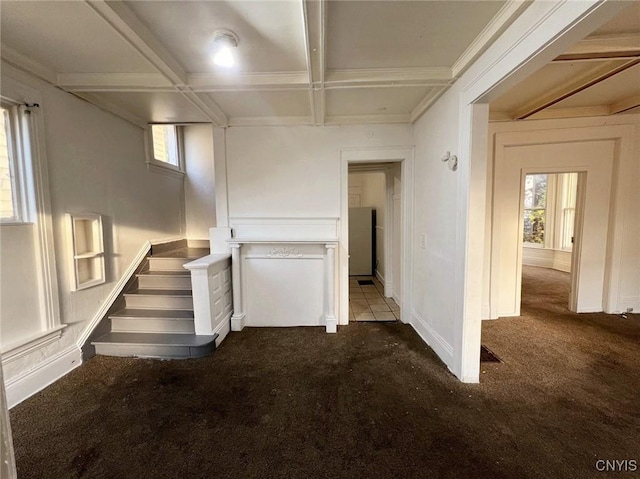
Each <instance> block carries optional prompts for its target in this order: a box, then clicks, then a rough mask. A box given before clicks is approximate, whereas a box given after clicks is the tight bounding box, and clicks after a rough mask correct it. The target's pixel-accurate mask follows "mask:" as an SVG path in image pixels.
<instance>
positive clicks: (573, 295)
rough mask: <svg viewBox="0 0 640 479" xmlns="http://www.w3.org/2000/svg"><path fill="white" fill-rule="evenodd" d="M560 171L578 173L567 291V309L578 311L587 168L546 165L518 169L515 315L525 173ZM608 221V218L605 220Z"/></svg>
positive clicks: (518, 291)
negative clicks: (518, 209)
mask: <svg viewBox="0 0 640 479" xmlns="http://www.w3.org/2000/svg"><path fill="white" fill-rule="evenodd" d="M561 173H577V174H578V190H577V193H576V213H575V219H574V227H573V238H574V241H573V248H572V250H571V273H570V274H571V291H570V293H569V302H568V304H567V307H568V308H569V311H572V312H574V313H577V312H578V291H579V290H580V274H579V273H580V259H581V254H582V229H583V226H584V204H585V198H586V183H585V181H586V175H587V170H586V169H584V168H569V167H562V166H559V167H554V168H550V167H546V168H535V167H525V168H522V170H521V171H520V212H519V218H520V223H519V226H518V230H519V231H518V245H519V246H518V259H517V260H516V261H517V273H516V290H517V295H518V306H517V311H518V314H517V316H519V315H520V307H521V304H522V267H523V254H524V187H525V180H526V177H527V175H542V174H548V175H557V174H561ZM607 222H608V220H607Z"/></svg>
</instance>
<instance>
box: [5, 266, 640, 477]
mask: <svg viewBox="0 0 640 479" xmlns="http://www.w3.org/2000/svg"><path fill="white" fill-rule="evenodd" d="M527 274H528V275H529V274H530V276H527V279H526V282H525V288H526V289H527V290H528V291H529V292H534V293H535V292H539V291H545V294H546V292H547V291H549V292H550V294H548V295H546V296H545V298H540V299H536V300H533V299H531V298H530V296H528V297H527V299H526V306H525V308H524V309H525V315H524V316H523V317H522V318H512V319H501V320H497V321H493V322H486V323H485V325H484V331H483V343H485V344H486V345H487V346H488V347H490V348H491V349H492V350H493V351H495V352H496V354H498V355H499V356H500V357H501V359H502V360H503V361H504V362H503V363H486V364H485V363H483V365H482V371H483V374H482V378H481V380H482V382H481V384H479V385H477V384H476V385H467V384H461V383H459V382H458V381H457V380H456V379H455V378H454V377H453V376H451V374H450V373H448V372H447V370H446V368H445V367H444V366H443V364H442V363H441V362H440V361H439V360H438V359H437V357H436V356H435V355H434V353H433V352H432V351H431V350H430V349H429V348H428V347H426V346H425V345H424V343H422V341H421V340H420V339H419V338H418V336H417V335H416V334H415V333H414V332H413V330H412V329H411V327H409V326H406V325H402V324H389V323H352V324H350V325H349V326H347V327H343V328H341V329H340V331H339V333H338V334H337V335H329V334H325V333H324V332H323V330H322V329H321V328H293V329H247V330H245V331H243V332H241V333H232V334H231V335H230V336H229V337H228V338H227V339H226V340H225V342H224V343H223V345H222V347H221V348H220V349H219V350H218V351H217V352H216V353H214V355H213V356H211V357H208V358H203V359H196V360H188V361H151V360H134V359H118V358H107V357H96V358H94V359H92V360H90V361H88V362H87V363H86V364H85V365H83V366H82V367H81V368H79V369H77V370H76V371H74V372H72V373H71V374H69V375H68V376H67V377H65V378H63V379H62V380H60V381H58V382H57V383H56V384H54V385H53V386H51V387H49V388H47V389H46V390H45V391H43V392H41V393H40V394H38V395H36V396H34V397H33V398H31V399H29V400H27V401H25V402H24V403H23V404H21V405H19V406H17V407H15V408H14V409H13V410H12V411H11V419H12V421H13V432H14V441H15V447H16V455H17V464H18V472H19V477H20V478H21V479H27V478H38V479H42V478H74V477H86V478H192V477H193V478H263V477H264V478H342V477H344V478H350V479H356V478H394V477H397V478H430V477H433V478H457V477H463V478H541V477H545V478H578V477H579V478H588V477H607V474H604V475H603V474H602V473H598V472H597V471H596V470H595V466H594V465H595V461H596V460H597V459H600V458H602V459H625V458H626V459H635V460H638V459H640V449H639V442H638V432H639V431H640V407H639V399H638V398H639V396H638V391H640V374H638V365H640V353H639V348H638V340H639V339H640V321H639V320H638V317H637V315H631V316H630V318H629V319H627V320H624V321H623V320H620V319H619V318H618V317H615V316H607V315H602V314H590V315H580V316H577V315H572V314H570V313H567V312H566V310H565V309H564V305H563V304H562V302H563V301H565V299H566V291H562V290H561V288H560V287H559V285H560V284H564V283H563V281H564V282H566V280H565V277H564V276H558V277H557V278H555V275H553V274H552V275H551V276H552V277H551V281H552V283H553V284H552V285H551V287H549V286H545V285H544V282H545V281H547V282H548V281H549V278H547V279H546V280H545V281H543V279H542V277H541V275H540V274H538V272H536V271H533V272H530V271H527ZM554 281H555V282H554ZM563 287H564V286H563ZM565 289H566V288H565ZM563 298H564V299H563ZM565 302H566V301H565ZM550 313H553V316H552V315H550ZM632 476H633V474H631V473H617V474H616V475H615V477H632ZM609 477H611V475H609Z"/></svg>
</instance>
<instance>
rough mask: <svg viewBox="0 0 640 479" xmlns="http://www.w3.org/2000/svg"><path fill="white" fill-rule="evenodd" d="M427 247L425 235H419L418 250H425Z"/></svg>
mask: <svg viewBox="0 0 640 479" xmlns="http://www.w3.org/2000/svg"><path fill="white" fill-rule="evenodd" d="M426 247H427V235H420V248H422V249H425V248H426Z"/></svg>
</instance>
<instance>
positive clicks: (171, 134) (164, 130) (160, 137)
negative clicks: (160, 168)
mask: <svg viewBox="0 0 640 479" xmlns="http://www.w3.org/2000/svg"><path fill="white" fill-rule="evenodd" d="M151 135H152V138H153V159H154V160H156V161H162V162H163V163H169V164H170V165H173V166H180V163H179V161H178V134H177V128H176V126H175V125H151Z"/></svg>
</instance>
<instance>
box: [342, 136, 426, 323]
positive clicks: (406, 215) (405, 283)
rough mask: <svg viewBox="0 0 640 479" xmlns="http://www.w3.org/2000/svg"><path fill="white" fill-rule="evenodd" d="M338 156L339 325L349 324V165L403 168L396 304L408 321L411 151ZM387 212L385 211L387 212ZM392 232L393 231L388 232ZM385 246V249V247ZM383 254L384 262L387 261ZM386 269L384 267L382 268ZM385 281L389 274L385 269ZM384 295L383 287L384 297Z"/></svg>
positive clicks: (350, 150) (400, 148)
mask: <svg viewBox="0 0 640 479" xmlns="http://www.w3.org/2000/svg"><path fill="white" fill-rule="evenodd" d="M339 154H340V221H339V233H340V235H339V244H338V254H337V256H338V265H339V266H338V277H339V281H338V283H339V284H338V287H339V292H340V294H339V295H338V304H339V307H338V324H341V325H345V324H349V221H348V218H349V163H357V162H360V163H362V162H367V163H377V162H382V163H384V162H387V163H388V162H400V163H401V165H402V166H401V168H402V173H401V175H402V212H403V217H402V236H401V238H402V252H401V258H402V259H401V263H402V284H401V285H400V286H401V287H400V289H401V294H402V298H397V299H396V302H397V303H398V305H399V306H400V314H401V321H402V322H404V323H406V322H409V321H410V315H409V314H408V310H409V305H410V304H411V291H412V289H413V288H412V286H411V278H412V277H413V262H412V254H413V251H412V249H411V238H412V234H413V233H412V231H413V209H412V208H413V192H414V182H415V178H414V147H413V146H388V147H377V148H376V147H372V148H358V147H355V148H342V149H340V150H339ZM387 210H388V208H387ZM387 230H388V231H392V228H387ZM385 246H386V245H385ZM388 256H389V255H388V254H385V258H386V257H388ZM385 268H386V265H385ZM385 274H386V275H387V278H388V277H389V276H390V271H387V270H386V269H385ZM386 292H387V289H386V284H385V294H386Z"/></svg>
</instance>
